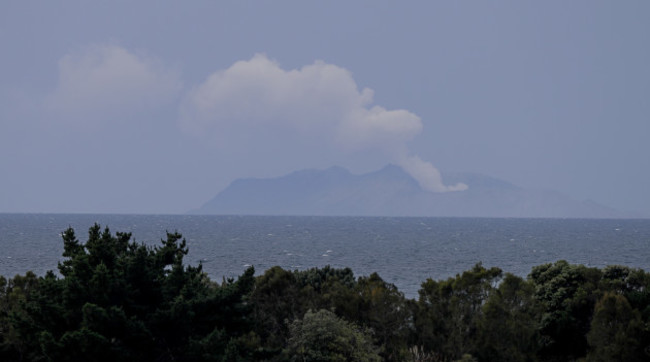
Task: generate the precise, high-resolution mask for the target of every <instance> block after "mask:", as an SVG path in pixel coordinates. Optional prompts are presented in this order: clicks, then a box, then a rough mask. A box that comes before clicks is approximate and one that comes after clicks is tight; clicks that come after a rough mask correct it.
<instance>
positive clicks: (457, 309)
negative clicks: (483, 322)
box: [414, 263, 501, 359]
mask: <svg viewBox="0 0 650 362" xmlns="http://www.w3.org/2000/svg"><path fill="white" fill-rule="evenodd" d="M500 277H501V269H499V268H490V269H486V268H484V267H483V266H482V265H481V264H480V263H478V264H476V265H475V266H474V267H473V268H472V269H471V270H469V271H465V272H463V273H462V274H460V275H456V277H455V278H449V279H447V280H446V281H434V280H432V279H427V281H425V282H424V283H422V288H421V289H420V291H419V294H420V299H419V300H418V310H417V312H416V314H415V316H414V318H415V321H414V322H415V329H416V335H417V337H418V341H417V343H416V344H417V345H421V346H423V347H424V348H425V349H426V350H427V351H431V352H434V353H440V354H442V355H443V356H444V357H445V358H448V359H459V358H462V357H463V355H464V354H467V353H469V354H472V355H473V354H475V353H476V350H477V332H478V327H479V325H478V322H479V320H480V317H481V314H482V307H483V305H484V303H485V302H486V301H487V300H488V297H489V296H490V294H491V293H492V292H493V291H494V289H495V286H496V283H497V282H498V280H499V278H500Z"/></svg>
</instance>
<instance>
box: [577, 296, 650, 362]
mask: <svg viewBox="0 0 650 362" xmlns="http://www.w3.org/2000/svg"><path fill="white" fill-rule="evenodd" d="M644 329H645V328H644V325H643V322H642V321H641V313H639V311H638V310H636V309H632V307H631V306H630V303H629V302H628V301H627V299H626V298H625V297H624V296H622V295H618V294H613V293H609V292H608V293H606V294H605V295H604V296H603V297H602V298H601V299H600V300H599V301H598V303H597V304H596V307H595V309H594V317H593V320H592V321H591V330H590V331H589V333H588V334H587V341H588V342H589V346H590V347H591V349H590V350H589V354H588V355H587V360H588V361H603V362H604V361H629V362H633V361H645V360H647V358H648V357H649V356H647V355H645V353H644V351H643V347H645V346H644V344H643V343H644V342H646V343H647V341H648V339H647V337H648V334H647V331H645V332H646V333H644ZM644 334H645V335H644Z"/></svg>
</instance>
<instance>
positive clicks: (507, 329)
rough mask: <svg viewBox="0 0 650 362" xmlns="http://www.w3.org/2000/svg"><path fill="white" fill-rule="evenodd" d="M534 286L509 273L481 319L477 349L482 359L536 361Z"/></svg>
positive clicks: (538, 311)
mask: <svg viewBox="0 0 650 362" xmlns="http://www.w3.org/2000/svg"><path fill="white" fill-rule="evenodd" d="M534 296H535V288H534V285H533V284H532V283H531V282H529V281H525V280H523V279H522V278H520V277H518V276H515V275H512V274H510V273H506V275H505V277H504V278H503V281H501V283H500V284H499V287H498V288H497V290H495V291H494V292H493V293H492V294H491V295H490V297H489V298H488V300H487V302H486V303H485V305H484V306H483V313H482V316H481V317H480V320H479V333H478V343H479V347H478V351H477V352H476V356H477V357H478V358H479V360H482V361H534V360H535V359H536V355H537V352H538V350H539V334H538V321H537V320H538V315H539V313H540V312H541V310H540V307H541V306H540V304H539V302H537V300H536V299H535V298H534Z"/></svg>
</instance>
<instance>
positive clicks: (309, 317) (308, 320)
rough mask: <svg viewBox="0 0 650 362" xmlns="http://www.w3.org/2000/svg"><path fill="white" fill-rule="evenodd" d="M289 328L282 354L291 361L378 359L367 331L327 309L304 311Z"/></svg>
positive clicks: (375, 348) (376, 351) (376, 350)
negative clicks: (300, 317)
mask: <svg viewBox="0 0 650 362" xmlns="http://www.w3.org/2000/svg"><path fill="white" fill-rule="evenodd" d="M289 331H290V337H289V340H288V347H287V350H286V351H285V353H286V356H287V357H288V358H289V359H290V360H291V361H381V357H380V356H379V354H378V349H377V347H375V346H374V345H373V344H372V337H371V336H370V335H369V332H368V331H364V330H362V329H360V328H359V327H357V326H356V325H355V324H353V323H350V322H347V321H345V320H343V319H340V318H338V317H337V316H336V315H335V314H334V313H333V312H330V311H327V310H319V311H318V312H312V311H311V310H309V311H307V313H305V316H304V318H303V319H298V320H295V321H293V322H292V323H291V324H290V326H289Z"/></svg>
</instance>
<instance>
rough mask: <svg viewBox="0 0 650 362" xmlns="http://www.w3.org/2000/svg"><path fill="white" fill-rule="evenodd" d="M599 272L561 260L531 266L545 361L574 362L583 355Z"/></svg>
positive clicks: (596, 298)
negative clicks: (571, 361)
mask: <svg viewBox="0 0 650 362" xmlns="http://www.w3.org/2000/svg"><path fill="white" fill-rule="evenodd" d="M601 277H602V272H601V271H600V270H598V269H596V268H587V267H585V266H583V265H571V264H569V263H567V262H566V261H564V260H560V261H558V262H556V263H555V264H544V265H540V266H537V267H534V268H533V270H532V272H531V273H530V275H529V279H530V280H531V281H532V282H533V283H534V284H535V288H536V292H535V297H536V299H537V300H538V301H539V302H540V303H541V304H542V308H543V312H542V315H541V318H540V333H541V337H540V338H541V342H542V346H541V351H540V354H541V356H542V357H543V358H544V359H547V360H566V359H567V358H569V359H577V358H579V357H581V356H584V355H585V354H586V353H587V340H586V338H585V335H586V334H587V332H589V327H590V321H591V316H592V315H593V310H594V305H595V304H596V301H597V300H598V299H599V298H600V294H601V292H600V291H599V290H598V284H599V281H600V279H601Z"/></svg>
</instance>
